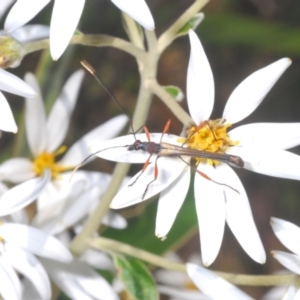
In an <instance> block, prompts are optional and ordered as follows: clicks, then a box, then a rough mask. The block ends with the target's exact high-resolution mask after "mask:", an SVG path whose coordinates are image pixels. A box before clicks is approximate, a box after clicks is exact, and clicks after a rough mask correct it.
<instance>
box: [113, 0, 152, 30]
mask: <svg viewBox="0 0 300 300" xmlns="http://www.w3.org/2000/svg"><path fill="white" fill-rule="evenodd" d="M111 2H112V3H114V5H116V6H117V7H118V8H119V9H121V10H122V11H124V12H125V13H126V14H128V15H129V16H130V17H131V18H132V19H134V20H135V21H136V22H138V23H139V24H141V25H142V26H143V27H144V28H146V29H148V30H153V29H154V20H153V17H152V15H151V12H150V10H149V7H148V6H147V3H146V2H145V1H144V0H130V1H124V0H111Z"/></svg>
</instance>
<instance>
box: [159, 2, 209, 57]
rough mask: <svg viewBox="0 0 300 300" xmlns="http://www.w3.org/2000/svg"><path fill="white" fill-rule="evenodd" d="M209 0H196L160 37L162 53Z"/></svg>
mask: <svg viewBox="0 0 300 300" xmlns="http://www.w3.org/2000/svg"><path fill="white" fill-rule="evenodd" d="M207 2H208V0H196V1H195V3H193V4H192V5H191V6H190V7H189V8H188V9H187V10H186V11H185V12H184V13H183V14H182V15H181V16H180V17H179V18H178V19H177V20H176V21H175V22H174V23H173V24H172V25H171V26H170V27H169V28H168V29H167V30H166V31H165V32H164V33H163V34H162V35H161V36H160V37H159V39H158V51H159V53H162V52H163V51H164V50H165V49H166V48H167V47H168V46H169V45H170V44H171V43H172V41H173V40H174V38H175V37H176V33H177V32H178V31H179V30H180V29H181V28H182V27H183V26H184V25H185V24H186V23H187V22H188V21H189V20H190V19H191V18H192V17H193V16H194V15H195V14H196V13H197V12H198V11H200V10H201V9H202V8H203V7H204V6H205V5H206V4H207Z"/></svg>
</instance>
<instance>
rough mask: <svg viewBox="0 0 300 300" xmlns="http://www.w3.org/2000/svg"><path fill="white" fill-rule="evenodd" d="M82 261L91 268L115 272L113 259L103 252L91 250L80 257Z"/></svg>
mask: <svg viewBox="0 0 300 300" xmlns="http://www.w3.org/2000/svg"><path fill="white" fill-rule="evenodd" d="M79 259H80V261H83V262H86V263H87V264H89V265H90V266H91V267H93V268H96V269H100V270H101V269H102V270H110V271H114V270H115V267H114V263H113V261H112V259H111V258H110V257H109V256H108V255H107V254H106V253H103V252H100V251H98V250H95V249H92V248H89V249H87V250H86V251H84V252H83V254H82V255H81V256H80V258H79Z"/></svg>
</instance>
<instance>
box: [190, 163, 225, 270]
mask: <svg viewBox="0 0 300 300" xmlns="http://www.w3.org/2000/svg"><path fill="white" fill-rule="evenodd" d="M218 169H219V167H218V168H217V169H214V168H212V167H211V166H209V165H201V164H200V165H199V166H198V170H199V171H201V172H203V173H204V174H206V175H207V176H209V177H210V178H212V179H213V180H216V181H217V182H223V181H224V180H225V178H224V177H222V176H220V175H219V174H220V173H219V172H218V171H219V170H218ZM194 194H195V204H196V211H197V217H198V223H199V230H200V244H201V256H202V262H203V264H204V265H205V266H209V265H210V264H212V263H213V262H214V260H215V259H216V257H217V255H218V253H219V250H220V247H221V243H222V240H223V235H224V227H225V199H224V192H223V189H222V187H221V186H219V185H217V184H216V183H214V182H212V181H210V180H208V179H206V178H204V177H203V176H201V175H200V174H197V173H196V174H195V184H194Z"/></svg>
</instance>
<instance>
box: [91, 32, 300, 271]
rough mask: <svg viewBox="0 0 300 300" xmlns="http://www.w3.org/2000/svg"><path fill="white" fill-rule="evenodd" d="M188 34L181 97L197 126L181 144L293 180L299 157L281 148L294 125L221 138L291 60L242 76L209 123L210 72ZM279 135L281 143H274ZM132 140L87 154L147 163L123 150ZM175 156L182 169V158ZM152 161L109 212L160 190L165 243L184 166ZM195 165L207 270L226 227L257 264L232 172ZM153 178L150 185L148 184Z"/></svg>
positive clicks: (259, 256)
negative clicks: (188, 49)
mask: <svg viewBox="0 0 300 300" xmlns="http://www.w3.org/2000/svg"><path fill="white" fill-rule="evenodd" d="M189 35H190V41H191V57H190V62H189V68H188V78H187V96H188V105H189V110H190V112H191V116H192V118H193V120H194V122H195V124H196V125H195V126H192V127H191V128H190V129H189V132H190V135H192V137H191V138H189V139H188V140H187V141H186V142H185V144H184V147H188V148H191V149H196V150H204V151H209V152H217V153H224V152H225V151H226V153H228V154H233V155H236V156H238V157H241V158H242V159H243V160H244V163H245V165H244V167H245V168H246V169H249V170H252V171H255V172H258V173H263V174H267V175H271V176H277V177H282V178H292V179H298V180H299V179H300V175H299V172H298V170H299V168H300V157H299V156H297V155H295V154H292V153H290V152H287V151H285V150H284V149H287V148H291V147H294V146H296V145H298V144H300V134H299V132H300V124H299V123H286V124H276V123H275V124H270V123H267V124H265V123H259V124H249V125H244V126H240V127H238V128H236V129H233V130H232V131H230V132H229V133H228V135H227V132H226V131H227V128H228V127H229V126H230V125H231V124H233V123H236V122H238V121H240V120H242V119H243V118H245V117H247V116H248V115H249V114H251V113H252V112H253V111H254V110H255V109H256V107H257V106H258V105H259V104H260V103H261V101H262V100H263V98H264V97H265V95H266V94H267V93H268V92H269V90H270V89H271V88H272V86H273V85H274V84H275V82H276V81H277V80H278V78H279V77H280V76H281V75H282V73H283V72H284V71H285V70H286V68H287V67H288V66H289V65H290V64H291V61H290V60H289V59H288V58H283V59H281V60H279V61H277V62H275V63H273V64H271V65H269V66H267V67H265V68H263V69H260V70H258V71H256V72H254V73H253V74H252V75H250V76H249V77H247V78H246V79H245V80H244V81H243V82H242V83H241V84H240V85H239V86H238V87H237V88H236V89H235V90H234V91H233V93H232V95H231V96H230V98H229V100H228V102H227V105H226V107H225V110H224V113H223V116H222V119H219V120H215V121H212V120H209V117H210V114H211V111H212V108H213V103H214V81H213V76H212V71H211V69H210V66H209V63H208V60H207V58H206V55H205V52H204V50H203V48H202V46H201V43H200V41H199V39H198V37H197V36H196V34H195V33H194V32H193V31H190V33H189ZM225 119H226V120H227V122H229V123H226V122H225ZM278 134H279V135H280V137H281V139H278ZM202 135H203V136H204V138H203V137H202ZM216 136H217V137H216ZM275 137H276V138H275ZM150 138H151V141H153V142H156V143H160V139H161V134H151V136H150ZM136 139H137V140H141V141H147V137H146V135H145V134H140V135H136ZM162 141H163V142H167V143H171V144H176V145H180V144H182V142H183V141H184V139H183V138H180V137H176V136H171V135H165V136H164V137H163V139H162ZM133 142H134V138H133V136H132V135H131V136H125V137H120V138H117V139H114V140H111V141H107V142H104V143H100V144H98V145H95V146H94V147H92V148H91V150H92V151H93V152H96V151H99V152H98V153H97V156H99V157H102V158H106V159H110V160H115V161H122V162H123V161H124V162H130V163H144V162H145V161H146V160H147V159H148V158H149V153H146V151H128V145H132V144H133ZM270 145H272V149H270ZM228 146H230V147H228ZM111 147H113V148H111ZM105 150H106V151H105ZM271 150H272V151H271ZM270 153H271V154H270ZM182 158H183V160H185V161H186V162H187V163H189V158H186V157H182ZM275 158H276V159H275ZM156 159H157V156H156V155H155V154H154V155H152V157H151V159H150V161H149V162H150V165H148V166H147V168H146V169H145V170H144V172H143V171H141V172H140V173H138V174H137V175H135V176H134V178H133V179H132V181H131V185H129V186H127V187H125V188H123V189H122V190H121V191H120V192H119V193H118V194H117V195H116V196H115V198H114V199H113V201H112V203H111V208H117V209H118V208H122V207H125V206H128V205H132V204H136V203H138V202H141V201H142V200H145V199H147V198H150V197H151V196H153V195H155V194H157V193H159V192H161V195H160V199H159V203H158V212H157V218H156V231H155V232H156V235H157V236H158V237H161V238H164V237H165V236H166V235H167V233H168V232H169V230H170V228H171V226H172V224H173V222H174V220H175V218H176V215H177V213H178V211H179V209H180V207H181V205H182V203H183V201H184V199H185V196H186V193H187V190H188V186H189V182H190V172H189V166H188V165H187V164H186V163H184V162H183V161H182V159H180V158H168V157H159V159H158V160H157V167H156V164H155V161H156ZM274 161H276V164H274ZM287 161H288V163H287ZM196 165H197V170H196V172H197V173H196V175H195V183H194V194H195V202H196V210H197V215H198V220H199V228H200V239H201V253H202V259H203V263H204V265H206V266H208V265H210V264H211V263H212V262H213V261H214V260H215V258H216V256H217V254H218V252H219V249H220V246H221V242H222V238H223V233H224V226H225V222H227V224H228V225H229V227H230V229H231V230H232V232H233V233H234V235H235V236H236V238H237V239H238V241H239V243H240V244H241V246H242V247H243V249H244V250H245V251H246V252H247V253H248V255H249V256H250V257H251V258H252V259H253V260H255V261H257V262H259V263H264V262H265V259H266V255H265V251H264V248H263V245H262V243H261V240H260V237H259V234H258V232H257V229H256V226H255V223H254V220H253V217H252V212H251V208H250V205H249V201H248V197H247V195H246V192H245V190H244V187H243V185H242V183H241V181H240V179H239V178H238V176H237V175H236V173H235V172H234V171H233V169H232V168H230V167H229V166H228V165H226V164H224V163H220V162H218V161H214V160H211V159H210V160H206V159H203V158H196ZM213 166H214V167H213ZM295 166H298V167H295ZM156 175H157V179H156V180H154V177H155V176H156ZM200 175H201V176H200ZM153 180H154V181H153ZM151 182H152V183H151ZM132 183H134V184H133V185H132ZM149 183H151V184H150V185H149ZM147 186H148V190H147V192H146V194H145V189H146V187H147ZM143 195H144V196H143ZM245 232H247V234H245Z"/></svg>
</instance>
